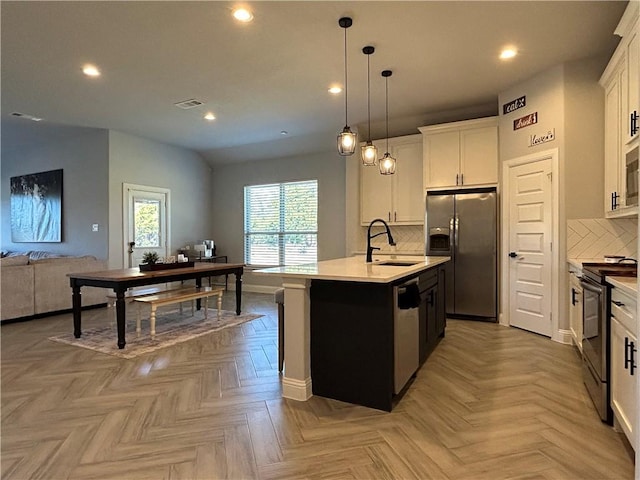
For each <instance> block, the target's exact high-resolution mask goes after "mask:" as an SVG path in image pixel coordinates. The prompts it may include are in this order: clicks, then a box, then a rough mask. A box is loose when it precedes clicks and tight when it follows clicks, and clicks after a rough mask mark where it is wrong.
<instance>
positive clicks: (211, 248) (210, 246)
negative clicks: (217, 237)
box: [202, 240, 216, 257]
mask: <svg viewBox="0 0 640 480" xmlns="http://www.w3.org/2000/svg"><path fill="white" fill-rule="evenodd" d="M202 243H203V244H204V256H205V257H214V256H215V255H216V244H215V242H214V241H213V240H204V241H203V242H202Z"/></svg>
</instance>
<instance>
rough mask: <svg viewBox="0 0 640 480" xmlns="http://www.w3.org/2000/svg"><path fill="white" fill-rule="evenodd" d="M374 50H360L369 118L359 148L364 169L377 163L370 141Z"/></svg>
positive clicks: (370, 48)
mask: <svg viewBox="0 0 640 480" xmlns="http://www.w3.org/2000/svg"><path fill="white" fill-rule="evenodd" d="M375 51H376V49H375V48H374V47H372V46H371V45H367V46H366V47H364V48H363V49H362V53H364V54H365V55H366V56H367V116H368V118H369V128H368V133H367V137H368V138H367V143H365V144H364V145H363V146H362V147H360V157H361V158H362V164H363V165H364V166H366V167H372V166H374V165H376V163H377V161H378V148H377V147H376V146H375V145H374V144H373V142H372V141H371V68H370V59H371V54H372V53H373V52H375Z"/></svg>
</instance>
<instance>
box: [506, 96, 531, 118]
mask: <svg viewBox="0 0 640 480" xmlns="http://www.w3.org/2000/svg"><path fill="white" fill-rule="evenodd" d="M526 104H527V97H526V95H523V96H522V97H520V98H516V99H515V100H511V101H510V102H509V103H505V104H504V105H502V114H503V115H506V114H507V113H511V112H515V111H516V110H518V109H519V108H522V107H524V106H525V105H526Z"/></svg>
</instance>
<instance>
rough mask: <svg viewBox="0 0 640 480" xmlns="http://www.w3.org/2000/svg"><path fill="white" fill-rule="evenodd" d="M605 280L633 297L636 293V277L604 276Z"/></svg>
mask: <svg viewBox="0 0 640 480" xmlns="http://www.w3.org/2000/svg"><path fill="white" fill-rule="evenodd" d="M605 280H606V282H607V283H609V284H610V285H613V286H614V287H615V288H619V289H620V290H622V291H623V292H626V293H627V294H629V295H631V296H632V297H635V296H636V294H637V293H638V279H637V278H636V277H615V276H612V277H605Z"/></svg>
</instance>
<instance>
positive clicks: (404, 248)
mask: <svg viewBox="0 0 640 480" xmlns="http://www.w3.org/2000/svg"><path fill="white" fill-rule="evenodd" d="M390 229H391V235H393V239H394V240H395V242H396V247H395V251H397V252H415V253H420V252H424V226H422V225H406V226H405V225H392V226H391V227H390ZM382 231H384V227H383V226H382V225H374V227H373V233H378V232H382ZM358 237H359V238H358V246H359V247H360V246H361V247H362V248H358V249H357V250H362V251H364V250H366V248H367V227H362V228H360V229H359V232H358ZM371 243H372V245H374V246H376V247H380V252H392V251H394V249H393V247H391V246H390V245H389V244H388V243H387V237H386V236H383V235H380V236H379V237H376V238H375V239H373V240H372V242H371ZM422 254H423V255H424V253H422Z"/></svg>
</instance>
